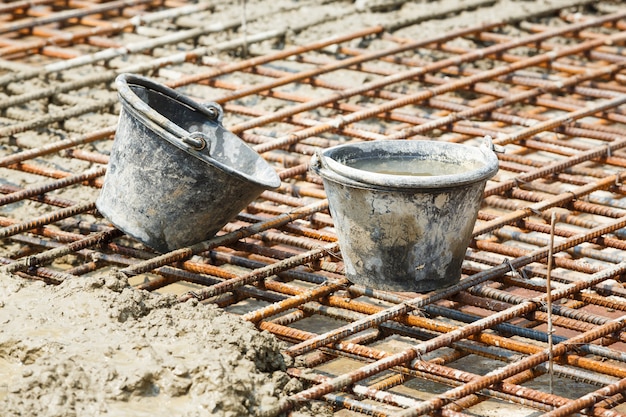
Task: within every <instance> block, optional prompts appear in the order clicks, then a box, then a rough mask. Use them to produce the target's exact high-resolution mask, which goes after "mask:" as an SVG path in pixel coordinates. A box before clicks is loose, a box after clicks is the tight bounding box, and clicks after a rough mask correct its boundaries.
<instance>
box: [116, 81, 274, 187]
mask: <svg viewBox="0 0 626 417" xmlns="http://www.w3.org/2000/svg"><path fill="white" fill-rule="evenodd" d="M115 84H116V87H117V92H118V96H119V99H120V102H121V104H122V108H123V110H125V111H128V112H130V113H132V114H133V115H135V116H136V117H137V118H138V119H139V120H140V121H141V122H142V123H144V124H146V125H148V126H149V127H151V128H153V130H155V132H157V133H158V134H159V136H160V137H162V138H163V139H165V140H166V141H167V142H168V143H170V144H172V145H174V146H175V147H176V148H178V149H180V150H183V151H184V152H186V153H187V154H189V155H191V156H193V157H195V158H197V159H200V160H201V161H203V162H205V163H207V164H209V165H211V166H214V167H215V168H217V169H220V170H222V171H224V172H226V173H228V174H230V175H233V176H235V177H238V178H240V179H243V180H245V181H248V182H251V183H254V184H256V185H258V186H261V187H263V188H266V189H274V188H277V187H279V186H280V184H281V180H280V177H279V176H278V174H277V173H276V171H275V170H274V169H273V168H272V167H271V165H269V164H268V163H267V161H266V160H265V159H263V158H262V157H261V156H260V155H259V154H258V153H257V152H255V151H254V150H253V149H252V148H250V146H248V144H246V143H245V142H244V141H243V140H241V138H239V137H238V136H237V135H235V134H234V133H232V132H230V131H229V130H228V129H226V128H224V127H223V126H222V124H221V123H220V120H219V119H218V118H216V117H215V114H214V113H212V112H211V111H210V110H209V109H208V108H207V107H206V106H204V105H202V104H201V103H198V102H196V101H195V100H192V99H191V98H189V97H187V96H185V95H184V94H181V93H180V92H178V91H176V90H174V89H172V88H170V87H167V86H165V85H163V84H160V83H157V82H155V81H153V80H151V79H149V78H147V77H144V76H141V75H137V74H130V73H122V74H119V75H118V76H117V77H116V79H115ZM131 85H137V86H140V87H143V88H146V89H149V90H152V91H155V92H157V93H160V94H163V95H164V96H166V97H168V98H170V99H172V100H174V101H177V102H179V103H181V104H182V105H185V106H188V107H190V108H192V109H193V110H194V111H197V112H198V113H200V114H202V115H204V116H206V119H207V120H206V121H207V123H211V124H214V125H215V126H216V128H218V129H220V128H221V129H223V131H224V133H225V134H228V135H230V136H231V139H232V140H235V141H237V142H238V143H240V144H241V145H243V146H244V147H245V148H248V149H249V150H250V153H251V155H252V157H253V158H255V159H257V160H258V162H260V163H261V164H262V166H263V170H264V171H265V172H266V173H267V174H268V175H256V176H255V175H250V174H248V173H246V172H244V171H240V170H238V169H236V168H234V167H231V166H229V165H227V164H225V163H222V162H220V161H219V160H217V159H215V158H213V157H211V156H210V155H208V154H206V153H204V152H201V151H199V150H197V149H194V148H193V147H192V146H189V145H187V144H186V143H184V142H183V140H182V139H183V138H186V137H189V136H192V135H193V134H192V133H190V132H188V131H187V130H186V129H183V128H182V127H180V126H178V125H177V124H176V123H174V122H173V121H171V120H169V119H168V118H167V117H165V116H163V115H162V114H160V113H159V112H158V111H157V110H155V109H153V108H152V107H150V106H149V105H148V104H147V103H146V102H145V101H143V100H142V99H141V98H140V97H139V96H137V94H136V93H135V92H134V91H133V90H132V89H131ZM216 106H217V107H219V105H216ZM219 110H220V112H221V109H219Z"/></svg>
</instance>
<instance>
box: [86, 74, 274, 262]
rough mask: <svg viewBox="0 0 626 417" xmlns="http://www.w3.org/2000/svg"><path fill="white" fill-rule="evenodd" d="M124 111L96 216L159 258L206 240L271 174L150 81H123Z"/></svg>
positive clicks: (202, 109)
mask: <svg viewBox="0 0 626 417" xmlns="http://www.w3.org/2000/svg"><path fill="white" fill-rule="evenodd" d="M116 85H117V89H118V93H119V99H120V102H121V105H122V109H121V112H120V117H119V123H118V127H117V131H116V134H115V141H114V143H113V148H112V150H111V156H110V160H109V167H108V170H107V173H106V176H105V179H104V186H103V188H102V191H101V193H100V195H99V197H98V199H97V201H96V206H97V207H98V210H99V211H100V212H101V213H102V214H103V215H104V216H105V217H106V218H107V219H108V220H109V221H110V222H111V223H113V224H114V225H115V226H116V227H117V228H119V229H120V230H122V231H124V232H125V233H127V234H129V235H131V236H133V237H135V238H136V239H138V240H139V241H141V242H143V243H144V244H146V245H148V246H150V247H152V248H154V249H156V250H158V251H161V252H167V251H171V250H174V249H178V248H180V247H184V246H189V245H192V244H194V243H198V242H200V241H203V240H206V239H209V238H211V237H212V236H214V235H215V233H217V232H218V231H219V230H220V229H221V228H222V227H223V226H224V225H225V224H226V223H228V222H229V221H230V220H232V219H233V218H234V217H235V216H236V215H237V214H238V213H239V212H240V211H241V210H243V209H244V208H245V207H246V206H247V205H248V204H249V203H250V202H251V201H252V200H254V199H255V198H257V197H258V196H259V194H261V193H262V192H263V191H264V190H266V189H273V188H276V187H278V186H279V185H280V178H279V177H278V175H277V174H276V172H275V171H274V170H273V169H272V167H271V166H270V165H269V164H268V163H267V162H266V161H265V160H264V159H263V158H261V157H260V156H259V154H257V153H256V152H255V151H254V150H253V149H251V148H250V147H248V145H246V144H245V143H244V142H243V141H242V140H241V139H239V138H238V137H237V136H236V135H234V134H233V133H231V132H229V131H228V130H226V129H225V128H224V127H223V126H222V124H221V119H222V109H221V107H220V106H219V105H217V104H215V103H209V104H206V105H202V104H199V103H196V102H195V101H193V100H191V99H189V98H188V97H185V96H184V95H182V94H180V93H178V92H176V91H175V90H172V89H170V88H168V87H166V86H163V85H161V84H157V83H155V82H153V81H150V80H149V79H147V78H144V77H140V76H136V75H130V74H122V75H120V76H118V77H117V79H116Z"/></svg>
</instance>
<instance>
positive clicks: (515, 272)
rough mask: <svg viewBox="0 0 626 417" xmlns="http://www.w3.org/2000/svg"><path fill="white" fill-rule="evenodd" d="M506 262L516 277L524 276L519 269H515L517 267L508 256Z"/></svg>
mask: <svg viewBox="0 0 626 417" xmlns="http://www.w3.org/2000/svg"><path fill="white" fill-rule="evenodd" d="M503 263H504V264H506V265H507V266H508V267H509V269H510V270H511V272H512V273H513V275H514V276H516V277H520V278H522V277H523V276H522V274H520V273H519V271H518V270H517V269H515V267H514V266H513V264H512V263H511V260H510V259H509V258H506V259H505V260H504V262H503Z"/></svg>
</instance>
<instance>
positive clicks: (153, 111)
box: [120, 76, 280, 188]
mask: <svg viewBox="0 0 626 417" xmlns="http://www.w3.org/2000/svg"><path fill="white" fill-rule="evenodd" d="M122 81H126V82H127V86H128V89H123V88H122V89H120V95H121V96H122V98H123V100H122V104H123V105H124V107H125V109H126V110H129V112H130V113H131V114H132V115H133V116H134V117H137V118H138V119H139V120H141V121H142V122H143V123H145V124H146V125H149V126H150V128H152V129H153V130H155V131H156V133H157V134H158V135H159V136H160V137H162V138H163V139H165V140H167V141H168V142H170V143H172V144H173V145H174V146H176V147H178V148H180V149H182V150H184V151H185V152H187V153H189V154H191V155H193V156H194V157H196V158H199V159H201V160H203V161H205V162H207V163H209V164H210V165H212V166H215V167H217V168H219V169H222V170H223V171H226V172H228V173H230V174H233V175H236V176H239V177H243V178H244V179H246V180H248V181H252V182H255V183H258V184H260V185H262V186H263V187H266V188H276V187H278V186H279V185H280V178H279V177H278V175H277V174H276V171H274V169H272V167H271V166H270V165H269V164H268V163H267V162H266V161H265V160H264V159H263V158H261V157H260V156H259V154H258V153H256V152H255V151H254V150H253V149H251V148H250V147H249V146H248V145H247V144H246V143H245V142H243V141H242V140H241V139H239V138H238V137H237V136H236V135H235V134H233V133H232V132H230V131H228V130H227V129H225V128H224V127H223V126H222V125H221V124H220V123H218V122H217V121H215V120H214V119H213V118H212V117H211V115H210V113H208V111H207V109H206V108H204V107H203V106H202V105H201V104H199V103H196V102H194V101H192V100H191V99H189V98H188V97H185V96H183V95H181V94H179V93H177V92H176V91H175V90H171V89H169V88H167V87H164V86H160V85H157V84H154V85H153V83H152V82H150V81H148V80H144V79H143V78H139V77H135V76H129V77H128V79H124V80H122ZM133 96H135V97H133ZM137 98H138V99H139V100H137ZM195 132H201V133H203V134H204V136H205V137H206V138H208V145H207V147H206V148H205V149H202V150H196V149H193V148H192V147H190V146H188V145H187V144H185V143H184V142H183V141H182V138H183V137H185V136H187V135H189V134H191V133H195Z"/></svg>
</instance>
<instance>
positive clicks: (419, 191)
mask: <svg viewBox="0 0 626 417" xmlns="http://www.w3.org/2000/svg"><path fill="white" fill-rule="evenodd" d="M487 142H488V143H486V144H485V145H481V146H478V147H474V146H468V145H461V144H455V143H448V142H437V141H407V140H395V141H373V142H360V143H354V144H345V145H340V146H336V147H333V148H329V149H326V150H325V151H323V152H318V153H317V154H316V155H315V157H314V158H313V160H312V169H313V170H314V171H315V172H317V173H318V174H319V175H320V176H321V177H322V179H323V182H324V188H325V190H326V194H327V196H328V200H329V205H330V211H331V215H332V217H333V220H334V225H335V230H336V232H337V235H338V239H339V243H340V247H341V253H342V256H343V260H344V264H345V273H346V276H347V278H348V279H349V280H350V281H352V282H354V283H356V284H362V285H365V286H368V287H371V288H376V289H383V290H392V291H412V292H424V291H430V290H434V289H438V288H443V287H446V286H449V285H451V284H454V283H456V282H458V281H459V279H460V277H461V263H462V262H463V258H464V256H465V251H466V249H467V246H468V245H469V242H470V240H471V235H472V230H473V226H474V223H475V221H476V217H477V215H478V209H479V208H480V203H481V200H482V195H483V191H484V189H485V184H486V182H487V180H488V179H489V178H491V177H492V176H493V175H494V174H495V173H496V172H497V171H498V159H497V157H496V155H495V154H494V152H493V150H492V146H491V142H490V141H487Z"/></svg>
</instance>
